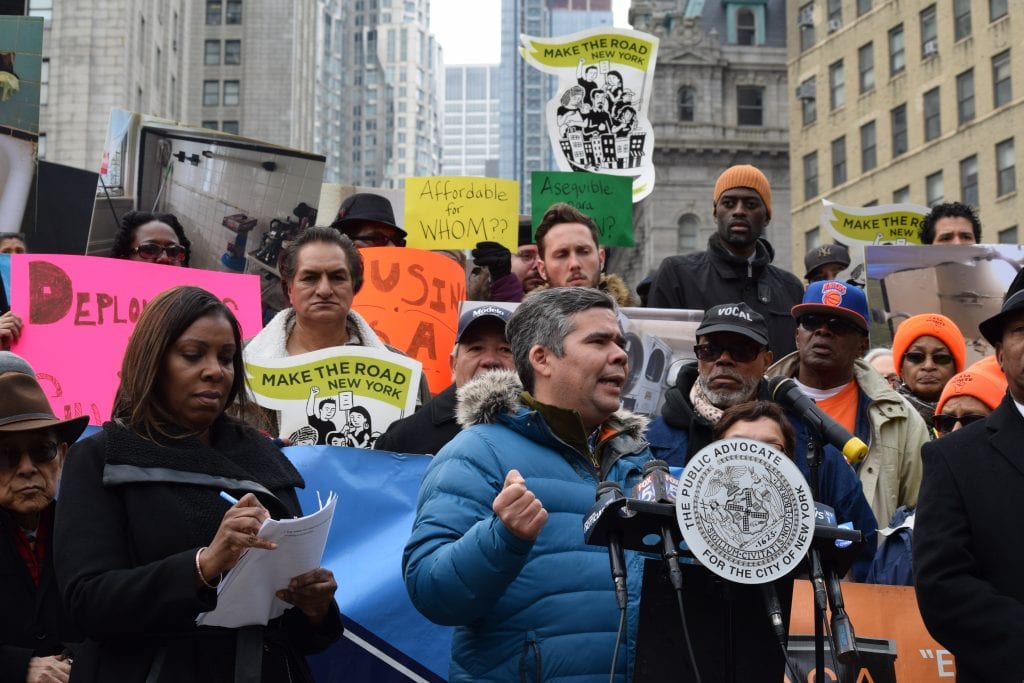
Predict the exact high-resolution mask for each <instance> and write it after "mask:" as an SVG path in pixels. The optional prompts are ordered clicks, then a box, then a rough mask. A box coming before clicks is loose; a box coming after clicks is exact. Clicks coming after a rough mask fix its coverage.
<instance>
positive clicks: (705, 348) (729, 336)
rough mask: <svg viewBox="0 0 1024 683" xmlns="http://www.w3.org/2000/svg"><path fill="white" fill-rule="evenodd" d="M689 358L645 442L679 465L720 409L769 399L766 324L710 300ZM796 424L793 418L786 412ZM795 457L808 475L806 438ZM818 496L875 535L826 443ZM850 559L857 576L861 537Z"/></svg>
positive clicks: (705, 440) (866, 559)
mask: <svg viewBox="0 0 1024 683" xmlns="http://www.w3.org/2000/svg"><path fill="white" fill-rule="evenodd" d="M693 350H694V354H695V355H696V356H697V362H696V364H691V365H685V366H683V368H682V369H681V370H680V371H679V374H678V375H677V377H676V384H675V386H674V387H672V388H671V389H669V390H668V392H666V402H665V405H664V406H663V407H662V411H661V416H659V417H657V418H655V419H654V420H652V421H651V424H650V426H649V427H648V429H647V441H648V442H649V444H650V446H651V452H652V453H653V454H654V457H656V458H660V459H662V460H665V461H666V462H668V463H669V465H673V466H684V465H685V464H686V463H687V462H688V461H689V460H690V458H691V457H693V456H694V455H695V454H696V453H697V452H698V451H700V450H701V449H702V448H704V447H705V446H707V445H708V444H709V443H711V442H712V441H713V440H714V439H713V436H712V432H713V431H714V428H715V425H716V424H718V421H719V419H720V418H721V417H722V413H723V412H724V411H725V410H726V409H728V408H732V407H733V406H736V405H739V404H740V403H746V402H748V401H753V400H758V399H760V400H767V401H770V400H771V395H770V392H769V390H768V383H767V382H766V381H765V379H764V373H765V370H767V369H768V367H769V366H770V365H771V364H772V352H771V350H770V349H769V348H768V325H767V323H766V322H765V319H764V317H763V316H762V315H761V314H759V313H757V312H756V311H754V310H753V309H752V308H750V306H748V305H747V304H744V303H729V304H721V305H719V306H712V307H711V308H709V309H708V310H707V312H705V314H704V319H703V320H702V321H701V323H700V326H699V327H698V328H697V344H696V346H694V347H693ZM787 417H788V418H789V420H790V422H791V423H792V424H793V425H794V428H796V427H797V426H798V425H797V422H798V418H797V417H796V416H794V415H792V414H789V413H787ZM796 445H797V452H796V457H795V458H794V462H795V463H796V465H797V467H799V468H800V471H801V472H803V473H804V476H805V477H810V470H809V468H808V467H807V459H806V457H805V453H806V450H807V442H806V440H801V441H798V442H797V444H796ZM819 476H820V484H821V487H820V490H819V492H818V498H819V500H820V501H821V502H823V503H825V504H827V505H830V506H832V507H833V508H834V509H835V511H836V516H837V517H838V519H839V521H840V522H853V524H854V527H856V528H857V529H859V530H860V531H862V532H863V533H864V535H865V538H867V539H869V540H871V539H873V538H874V534H875V529H876V528H877V526H878V525H877V523H876V522H875V517H874V515H873V514H872V512H871V508H870V507H869V506H868V503H867V501H866V500H865V499H864V494H863V493H862V492H861V488H860V483H859V482H858V481H857V475H856V474H855V473H854V472H853V470H852V469H851V468H850V467H849V466H848V465H847V464H846V461H845V460H843V457H842V455H841V454H840V453H839V451H837V450H835V449H833V448H831V447H829V448H828V449H826V453H825V459H824V462H823V463H822V467H821V468H820V469H819ZM865 545H866V549H865V552H864V554H863V555H862V556H861V557H860V558H858V560H857V562H856V564H855V565H854V575H855V576H856V577H857V578H859V579H860V578H863V577H864V575H865V573H866V572H867V568H868V565H869V563H870V561H871V557H872V555H873V553H874V544H873V543H870V542H869V543H867V544H865Z"/></svg>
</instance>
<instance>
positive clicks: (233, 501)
mask: <svg viewBox="0 0 1024 683" xmlns="http://www.w3.org/2000/svg"><path fill="white" fill-rule="evenodd" d="M220 497H221V498H223V499H224V500H226V501H227V502H229V503H231V504H232V505H238V499H237V498H235V497H234V496H232V495H231V494H230V493H228V492H226V491H221V492H220Z"/></svg>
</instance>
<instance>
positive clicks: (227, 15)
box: [224, 0, 242, 24]
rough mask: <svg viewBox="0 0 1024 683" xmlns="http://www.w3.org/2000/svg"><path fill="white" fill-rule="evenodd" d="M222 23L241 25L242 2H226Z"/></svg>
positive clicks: (238, 0) (239, 0) (235, 0)
mask: <svg viewBox="0 0 1024 683" xmlns="http://www.w3.org/2000/svg"><path fill="white" fill-rule="evenodd" d="M224 23H227V24H241V23H242V0H227V5H226V7H225V12H224Z"/></svg>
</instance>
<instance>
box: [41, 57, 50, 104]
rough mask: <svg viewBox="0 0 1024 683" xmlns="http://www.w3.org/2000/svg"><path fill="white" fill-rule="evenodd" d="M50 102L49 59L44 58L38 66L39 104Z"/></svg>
mask: <svg viewBox="0 0 1024 683" xmlns="http://www.w3.org/2000/svg"><path fill="white" fill-rule="evenodd" d="M49 102H50V60H49V58H44V59H43V61H42V63H41V64H40V66H39V104H40V105H44V104H49Z"/></svg>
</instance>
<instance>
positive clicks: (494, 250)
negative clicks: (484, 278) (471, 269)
mask: <svg viewBox="0 0 1024 683" xmlns="http://www.w3.org/2000/svg"><path fill="white" fill-rule="evenodd" d="M470 253H471V254H473V263H474V264H476V265H478V266H487V269H488V270H490V271H491V279H492V280H497V279H499V278H503V277H505V276H506V275H508V274H509V273H511V272H512V252H511V251H509V250H508V249H507V248H506V247H505V246H503V245H501V244H498V243H497V242H478V243H477V245H476V249H474V250H473V251H472V252H470Z"/></svg>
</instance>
